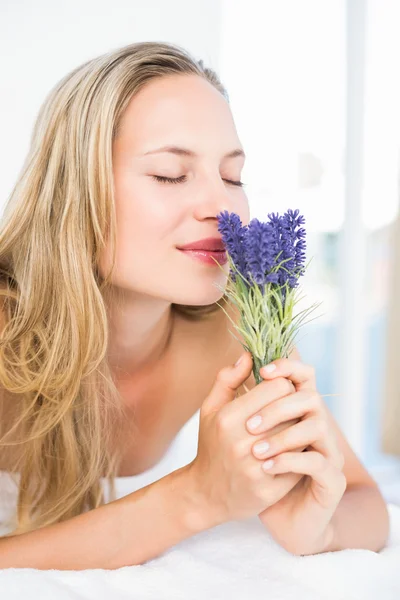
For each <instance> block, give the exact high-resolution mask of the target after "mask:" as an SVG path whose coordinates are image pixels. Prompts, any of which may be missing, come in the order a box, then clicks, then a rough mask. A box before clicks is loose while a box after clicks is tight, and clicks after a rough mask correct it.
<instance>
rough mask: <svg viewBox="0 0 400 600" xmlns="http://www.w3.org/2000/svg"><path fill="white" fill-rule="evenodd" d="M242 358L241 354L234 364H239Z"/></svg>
mask: <svg viewBox="0 0 400 600" xmlns="http://www.w3.org/2000/svg"><path fill="white" fill-rule="evenodd" d="M242 359H243V355H242V356H241V357H240V358H238V359H237V361H236V362H235V365H234V366H235V367H237V366H238V364H240V363H241V362H242Z"/></svg>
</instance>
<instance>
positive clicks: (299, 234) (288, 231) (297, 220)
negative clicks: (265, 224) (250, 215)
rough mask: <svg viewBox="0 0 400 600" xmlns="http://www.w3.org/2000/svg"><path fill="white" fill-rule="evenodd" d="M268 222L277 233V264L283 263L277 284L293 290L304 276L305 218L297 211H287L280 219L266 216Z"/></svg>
mask: <svg viewBox="0 0 400 600" xmlns="http://www.w3.org/2000/svg"><path fill="white" fill-rule="evenodd" d="M268 217H269V219H270V222H272V223H274V226H275V227H276V229H277V231H278V232H279V247H280V250H281V254H280V257H279V262H282V261H284V262H283V264H282V266H281V268H280V269H279V283H280V285H284V284H285V283H288V284H289V286H290V287H292V288H294V287H297V285H298V279H299V277H300V276H301V275H303V274H304V262H305V258H306V254H305V250H306V241H305V236H306V231H305V229H304V228H303V227H301V225H304V223H305V218H304V217H303V215H299V210H298V209H296V210H295V211H293V210H291V209H289V210H288V211H287V212H286V213H285V214H284V215H283V216H282V217H278V216H277V215H275V214H274V213H271V214H270V215H268Z"/></svg>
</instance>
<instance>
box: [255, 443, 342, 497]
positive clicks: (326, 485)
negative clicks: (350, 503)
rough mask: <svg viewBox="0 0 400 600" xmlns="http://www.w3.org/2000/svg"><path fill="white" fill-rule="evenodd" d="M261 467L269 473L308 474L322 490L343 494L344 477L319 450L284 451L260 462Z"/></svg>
mask: <svg viewBox="0 0 400 600" xmlns="http://www.w3.org/2000/svg"><path fill="white" fill-rule="evenodd" d="M262 469H263V470H264V471H265V472H266V473H268V474H271V475H277V474H278V473H302V474H303V475H309V476H310V477H311V478H312V479H313V480H314V481H315V482H316V483H317V484H318V485H319V486H320V487H321V488H322V490H324V491H327V492H332V491H335V490H336V491H337V493H338V494H339V493H340V494H343V492H344V490H345V489H346V478H345V476H344V475H343V473H342V472H341V471H340V470H338V469H336V467H334V465H332V464H330V463H329V462H328V461H327V460H326V459H325V458H324V457H323V456H322V455H321V454H320V453H319V452H314V451H310V452H285V453H284V454H279V456H276V457H275V458H273V459H271V458H270V459H268V460H267V461H265V462H264V463H262Z"/></svg>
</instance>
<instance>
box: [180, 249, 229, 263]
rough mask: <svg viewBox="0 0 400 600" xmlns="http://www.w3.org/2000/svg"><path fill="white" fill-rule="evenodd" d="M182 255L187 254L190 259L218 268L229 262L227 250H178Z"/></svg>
mask: <svg viewBox="0 0 400 600" xmlns="http://www.w3.org/2000/svg"><path fill="white" fill-rule="evenodd" d="M178 250H179V251H180V252H182V254H186V256H188V257H189V258H192V259H194V260H197V261H200V262H202V263H203V264H206V265H210V266H214V267H217V266H218V264H219V265H224V264H225V263H227V262H228V257H227V254H226V251H225V250H204V249H203V250H199V249H196V250H194V249H187V250H186V249H183V248H178Z"/></svg>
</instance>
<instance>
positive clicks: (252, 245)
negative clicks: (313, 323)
mask: <svg viewBox="0 0 400 600" xmlns="http://www.w3.org/2000/svg"><path fill="white" fill-rule="evenodd" d="M304 223H305V219H304V217H303V216H302V215H300V214H299V211H298V210H294V211H293V210H288V211H287V212H286V213H285V214H284V215H282V216H279V215H278V214H274V213H271V214H269V215H268V221H267V222H265V223H264V222H261V221H259V220H258V219H253V220H252V221H250V223H249V224H248V225H247V226H243V225H242V222H241V220H240V217H239V216H238V215H237V214H236V213H229V212H228V211H223V212H221V213H220V214H219V215H218V231H219V232H220V233H221V235H222V240H223V243H224V245H225V248H226V251H227V257H228V262H229V266H230V271H229V276H228V281H227V285H226V288H224V289H223V291H224V293H225V296H226V297H227V299H229V300H231V301H232V303H233V304H234V305H235V306H236V307H237V308H238V310H239V315H240V319H239V322H238V323H236V322H234V321H233V319H232V318H231V317H230V315H229V314H228V313H227V311H226V310H225V309H224V308H223V306H221V305H219V306H220V307H221V308H222V310H224V312H225V314H226V315H227V316H228V318H229V319H230V321H231V322H232V324H233V326H234V327H235V329H236V330H237V331H238V332H239V333H240V334H241V337H242V340H238V341H239V342H240V343H241V345H242V346H243V347H244V349H245V350H247V351H249V352H251V354H252V356H253V375H254V378H255V381H256V384H258V383H260V382H261V381H262V377H261V375H260V374H259V370H260V368H261V367H263V366H264V365H267V364H268V363H270V362H272V361H273V360H276V359H277V358H287V357H288V356H289V355H290V353H291V351H292V349H293V348H294V341H295V338H296V336H297V333H298V331H299V329H300V327H301V326H302V325H304V324H305V322H306V319H307V317H308V316H309V315H310V314H311V312H312V311H313V310H315V308H316V307H317V306H318V305H319V304H314V305H312V306H311V307H309V308H307V309H305V310H302V311H300V312H298V313H297V314H296V315H294V314H293V313H294V308H295V306H296V305H297V304H298V303H299V301H300V300H302V297H300V296H299V286H298V283H299V278H300V277H301V276H302V275H304V273H305V270H306V265H305V260H306V239H305V238H306V231H305V229H304V227H303V225H304ZM221 268H222V267H221ZM310 320H312V319H309V321H310ZM309 321H307V322H309ZM231 333H232V332H231ZM234 337H235V338H236V336H234ZM236 339H237V338H236Z"/></svg>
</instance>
